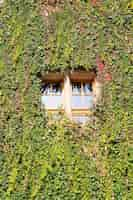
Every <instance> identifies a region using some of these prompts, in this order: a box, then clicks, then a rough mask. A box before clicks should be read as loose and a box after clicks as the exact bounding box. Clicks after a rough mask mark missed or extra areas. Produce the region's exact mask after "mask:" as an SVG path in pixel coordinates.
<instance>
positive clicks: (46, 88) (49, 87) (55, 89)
mask: <svg viewBox="0 0 133 200" xmlns="http://www.w3.org/2000/svg"><path fill="white" fill-rule="evenodd" d="M41 92H42V93H43V94H45V95H54V94H55V95H56V94H57V95H60V94H61V84H60V83H45V84H43V85H42V88H41Z"/></svg>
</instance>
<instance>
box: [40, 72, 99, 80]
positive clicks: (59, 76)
mask: <svg viewBox="0 0 133 200" xmlns="http://www.w3.org/2000/svg"><path fill="white" fill-rule="evenodd" d="M66 75H68V76H69V78H70V80H71V81H73V82H80V81H84V82H92V81H94V79H95V78H96V74H95V72H93V71H74V72H69V73H66V74H65V73H60V72H49V73H46V74H42V76H41V79H42V81H44V82H60V81H63V80H64V78H65V77H66Z"/></svg>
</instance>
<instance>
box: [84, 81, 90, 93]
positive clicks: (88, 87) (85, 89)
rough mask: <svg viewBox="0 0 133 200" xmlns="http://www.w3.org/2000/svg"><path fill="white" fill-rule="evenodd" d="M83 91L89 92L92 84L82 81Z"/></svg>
mask: <svg viewBox="0 0 133 200" xmlns="http://www.w3.org/2000/svg"><path fill="white" fill-rule="evenodd" d="M83 92H84V94H90V93H91V92H92V85H91V84H90V83H84V84H83Z"/></svg>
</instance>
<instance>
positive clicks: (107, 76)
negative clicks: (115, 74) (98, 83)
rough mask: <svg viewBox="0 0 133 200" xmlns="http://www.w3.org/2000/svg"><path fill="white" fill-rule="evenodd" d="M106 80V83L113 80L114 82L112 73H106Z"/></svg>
mask: <svg viewBox="0 0 133 200" xmlns="http://www.w3.org/2000/svg"><path fill="white" fill-rule="evenodd" d="M105 80H106V81H111V80H112V76H111V74H110V73H106V74H105Z"/></svg>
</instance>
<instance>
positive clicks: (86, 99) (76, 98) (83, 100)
mask: <svg viewBox="0 0 133 200" xmlns="http://www.w3.org/2000/svg"><path fill="white" fill-rule="evenodd" d="M92 107H93V96H92V95H90V96H81V95H73V96H72V108H86V109H88V108H92Z"/></svg>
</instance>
